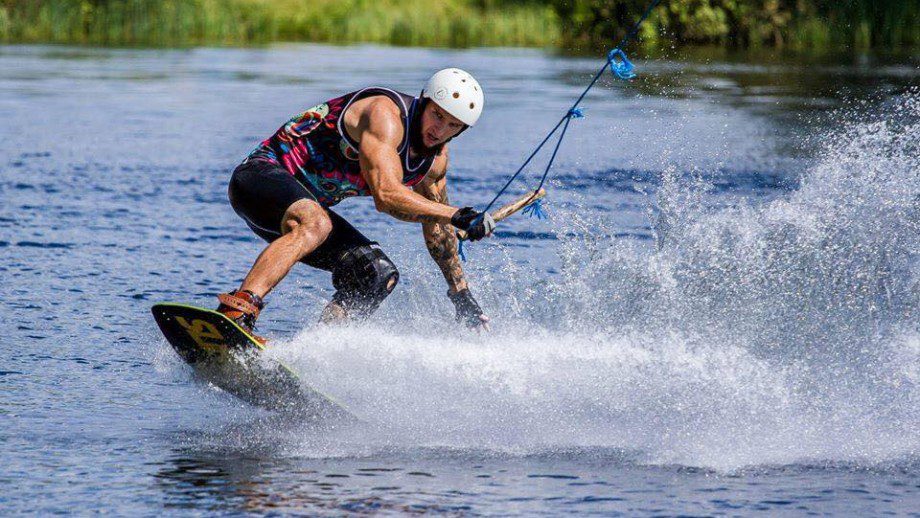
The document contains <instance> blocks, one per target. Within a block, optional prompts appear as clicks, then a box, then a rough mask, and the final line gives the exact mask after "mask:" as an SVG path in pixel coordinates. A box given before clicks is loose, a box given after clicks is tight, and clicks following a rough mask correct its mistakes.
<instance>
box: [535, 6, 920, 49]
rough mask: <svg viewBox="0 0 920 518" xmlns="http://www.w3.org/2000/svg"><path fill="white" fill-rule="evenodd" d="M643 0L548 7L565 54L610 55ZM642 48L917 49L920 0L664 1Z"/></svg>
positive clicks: (650, 23)
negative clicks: (561, 28) (603, 51)
mask: <svg viewBox="0 0 920 518" xmlns="http://www.w3.org/2000/svg"><path fill="white" fill-rule="evenodd" d="M645 4H646V1H645V0H641V1H638V0H552V5H553V8H554V10H555V11H556V13H557V15H558V16H559V18H560V20H561V22H562V23H563V24H564V25H565V26H566V27H568V28H569V30H567V31H565V32H564V34H563V38H564V42H565V44H567V45H570V46H576V47H578V46H583V45H590V46H597V47H604V48H608V47H610V46H611V45H613V44H615V42H616V41H618V40H619V38H620V37H622V35H623V34H624V32H625V31H626V30H628V29H629V27H631V25H632V23H633V22H634V21H635V20H636V18H638V17H639V15H640V14H641V13H642V11H643V9H644V8H645ZM640 36H641V39H642V40H643V41H644V42H645V43H650V44H654V43H655V42H656V41H658V40H660V39H662V38H666V39H668V40H672V41H677V42H679V43H696V44H713V43H717V44H722V45H728V46H743V47H760V46H773V47H784V46H791V47H793V48H822V47H827V46H836V47H849V48H869V47H886V48H897V47H911V46H917V45H918V44H920V0H836V1H835V0H684V1H670V2H668V1H664V2H662V4H661V5H659V6H658V7H657V8H656V9H655V12H654V14H653V15H652V16H651V17H650V18H649V20H648V21H647V22H646V25H645V26H644V27H643V31H642V32H641V33H640Z"/></svg>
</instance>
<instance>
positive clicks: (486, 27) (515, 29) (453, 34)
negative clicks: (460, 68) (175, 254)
mask: <svg viewBox="0 0 920 518" xmlns="http://www.w3.org/2000/svg"><path fill="white" fill-rule="evenodd" d="M647 1H648V0H442V1H440V2H431V1H430V0H0V41H4V42H41V43H48V42H50V43H82V44H99V45H169V46H175V45H179V46H184V45H199V44H252V43H263V42H271V41H278V40H282V41H316V42H334V43H349V42H376V43H389V44H396V45H425V46H451V47H465V46H490V45H504V46H546V45H561V46H564V47H566V48H568V49H571V50H577V49H588V48H592V47H600V48H610V47H611V46H612V45H614V44H615V43H616V42H617V41H619V39H620V38H622V36H623V35H624V33H625V31H627V30H628V29H629V28H630V27H631V26H632V24H633V23H634V21H635V20H636V18H637V17H638V16H639V15H640V14H641V13H642V12H643V11H644V9H645V8H646V6H647ZM639 36H640V40H641V41H642V42H644V43H646V44H656V43H662V42H664V41H667V42H669V43H670V42H675V43H678V44H707V45H708V44H718V45H722V46H726V47H727V46H739V47H761V46H772V47H790V48H795V49H806V48H818V49H822V48H829V47H845V48H869V47H883V48H898V47H913V46H917V45H918V44H920V0H670V1H669V0H663V1H662V4H661V5H659V6H658V8H656V9H655V11H654V13H653V14H652V16H651V17H650V18H649V20H648V21H647V22H646V24H645V25H644V26H643V27H642V30H641V31H640V34H639Z"/></svg>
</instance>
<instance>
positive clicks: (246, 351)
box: [151, 302, 353, 419]
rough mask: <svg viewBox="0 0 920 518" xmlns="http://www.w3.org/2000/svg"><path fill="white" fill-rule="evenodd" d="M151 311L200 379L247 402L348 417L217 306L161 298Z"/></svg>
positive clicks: (321, 416) (315, 415)
mask: <svg viewBox="0 0 920 518" xmlns="http://www.w3.org/2000/svg"><path fill="white" fill-rule="evenodd" d="M151 311H152V312H153V318H154V319H155V320H156V322H157V325H158V326H160V331H162V332H163V335H164V336H165V337H166V340H167V341H169V344H170V345H172V346H173V349H175V350H176V352H177V353H178V354H179V356H180V357H181V358H182V359H183V360H185V362H186V363H188V364H189V365H191V366H192V368H193V369H194V370H195V373H196V374H197V375H198V376H200V377H201V378H202V379H204V380H205V381H208V382H210V383H212V384H214V385H216V386H217V387H219V388H221V389H223V390H224V391H226V392H227V393H229V394H232V395H234V396H236V397H238V398H240V399H242V400H243V401H246V402H247V403H250V404H253V405H256V406H260V407H263V408H267V409H270V410H274V411H281V412H285V413H293V414H297V415H301V416H305V417H309V418H313V419H343V418H352V417H353V416H352V415H351V414H350V412H348V411H347V410H346V409H345V407H344V406H342V405H341V404H340V403H338V402H337V401H335V400H334V399H332V398H331V397H329V396H327V395H326V394H323V393H322V392H320V391H318V390H316V389H314V388H311V387H309V386H308V385H307V384H306V383H304V382H303V381H302V380H301V379H300V378H299V377H298V376H297V374H295V373H294V371H292V370H291V369H290V368H288V367H287V366H286V365H284V364H283V363H281V362H279V361H277V360H274V359H271V358H267V357H265V356H263V355H261V354H260V353H261V352H262V351H263V350H264V348H265V346H264V345H262V344H260V343H259V342H257V341H256V340H255V339H254V338H252V337H251V336H249V334H248V333H246V331H244V330H243V329H242V328H241V327H240V326H239V325H237V324H236V322H234V321H232V320H230V319H229V318H227V317H226V316H224V315H223V314H221V313H218V312H217V311H213V310H210V309H204V308H199V307H195V306H189V305H186V304H175V303H170V302H165V303H161V304H155V305H154V306H153V307H152V308H151Z"/></svg>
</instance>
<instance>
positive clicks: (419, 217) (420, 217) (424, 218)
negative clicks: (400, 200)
mask: <svg viewBox="0 0 920 518" xmlns="http://www.w3.org/2000/svg"><path fill="white" fill-rule="evenodd" d="M387 213H388V214H389V215H390V216H393V217H394V218H396V219H398V220H402V221H409V222H411V223H437V222H438V217H437V216H430V215H427V214H413V213H411V212H404V211H401V210H389V211H387Z"/></svg>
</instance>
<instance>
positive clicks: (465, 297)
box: [447, 288, 490, 331]
mask: <svg viewBox="0 0 920 518" xmlns="http://www.w3.org/2000/svg"><path fill="white" fill-rule="evenodd" d="M447 296H448V298H450V301H451V302H453V303H454V307H455V308H457V322H462V323H463V324H465V325H466V326H467V327H469V328H470V329H477V330H478V329H481V330H483V331H489V330H490V329H489V317H487V316H486V315H485V313H483V312H482V308H480V307H479V303H478V302H476V299H474V298H473V294H472V293H470V290H469V288H464V289H462V290H460V291H458V292H457V293H451V292H450V291H448V292H447Z"/></svg>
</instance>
